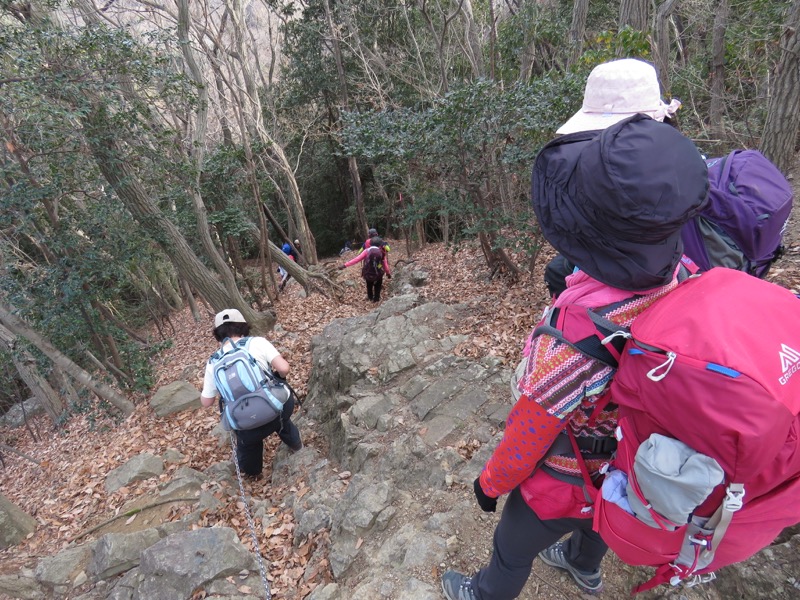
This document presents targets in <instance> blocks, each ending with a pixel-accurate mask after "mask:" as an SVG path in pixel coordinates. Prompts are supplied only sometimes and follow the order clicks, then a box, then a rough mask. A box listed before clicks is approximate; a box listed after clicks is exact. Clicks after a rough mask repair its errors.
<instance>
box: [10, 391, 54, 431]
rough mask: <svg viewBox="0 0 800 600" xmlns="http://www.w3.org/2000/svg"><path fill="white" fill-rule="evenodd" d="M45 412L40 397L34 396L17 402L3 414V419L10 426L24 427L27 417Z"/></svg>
mask: <svg viewBox="0 0 800 600" xmlns="http://www.w3.org/2000/svg"><path fill="white" fill-rule="evenodd" d="M43 414H44V407H43V406H42V403H41V402H39V398H37V397H36V396H34V397H33V398H28V399H27V400H25V401H23V402H17V403H16V404H15V405H14V406H12V407H11V408H10V409H9V410H8V412H6V413H5V414H4V415H3V419H2V420H3V421H4V422H5V424H6V425H8V426H9V427H22V426H23V425H25V419H30V418H32V417H36V416H38V415H43Z"/></svg>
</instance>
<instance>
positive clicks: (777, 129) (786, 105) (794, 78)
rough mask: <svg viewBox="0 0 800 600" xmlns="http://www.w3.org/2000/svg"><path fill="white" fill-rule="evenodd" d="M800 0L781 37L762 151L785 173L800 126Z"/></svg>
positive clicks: (792, 11)
mask: <svg viewBox="0 0 800 600" xmlns="http://www.w3.org/2000/svg"><path fill="white" fill-rule="evenodd" d="M799 32H800V0H794V2H793V3H792V6H791V8H790V9H789V14H788V16H787V18H786V24H785V30H784V33H783V37H782V38H781V47H782V49H783V51H782V53H781V58H780V61H779V62H778V64H777V66H776V67H775V76H774V81H775V85H774V88H773V90H772V95H771V96H770V98H769V103H768V105H767V121H766V123H765V124H764V135H763V136H762V138H761V152H763V153H764V155H765V156H766V157H767V158H769V159H770V160H771V161H772V162H774V163H775V164H776V165H777V166H778V168H779V169H780V170H781V171H783V172H784V173H785V174H788V173H789V171H790V170H791V168H792V167H793V165H794V151H795V143H796V141H797V131H798V127H800V58H799V57H800V34H799Z"/></svg>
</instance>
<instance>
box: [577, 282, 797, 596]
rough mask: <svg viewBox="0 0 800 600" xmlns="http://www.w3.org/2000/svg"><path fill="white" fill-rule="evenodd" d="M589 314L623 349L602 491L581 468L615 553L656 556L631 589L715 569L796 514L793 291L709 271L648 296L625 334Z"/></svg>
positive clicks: (644, 561)
mask: <svg viewBox="0 0 800 600" xmlns="http://www.w3.org/2000/svg"><path fill="white" fill-rule="evenodd" d="M591 320H592V321H593V322H594V325H595V326H596V327H597V329H596V332H595V334H594V335H595V337H596V338H603V339H602V343H603V344H604V345H605V346H606V348H609V349H611V348H612V346H616V350H612V354H613V355H615V356H620V358H619V368H618V370H617V372H616V374H615V376H614V379H613V381H612V383H611V387H610V394H608V396H610V400H611V402H614V403H616V404H617V405H619V427H618V429H617V439H618V448H617V452H616V454H615V457H614V459H613V460H612V462H611V464H610V469H609V471H608V472H607V474H606V478H605V481H604V484H603V487H602V488H601V489H600V490H598V489H596V488H595V487H594V485H592V482H591V481H590V480H589V478H588V472H586V468H585V465H582V470H583V472H584V481H585V482H586V483H587V491H588V492H589V493H590V495H591V496H592V497H593V499H594V500H595V504H594V529H595V530H596V531H598V532H599V533H600V534H601V536H602V537H603V539H604V541H605V542H606V543H607V544H608V545H609V547H610V548H611V549H612V550H613V551H614V552H615V553H616V554H617V555H618V556H619V557H620V559H621V560H623V561H624V562H626V563H628V564H632V565H645V566H651V567H656V573H655V576H654V577H653V578H652V579H651V580H650V581H648V582H646V583H644V584H642V585H640V586H638V587H637V588H635V589H634V590H633V592H634V593H637V592H641V591H645V590H648V589H651V588H653V587H655V586H657V585H659V584H661V583H667V582H669V583H671V584H672V585H678V584H679V583H680V582H682V581H685V582H686V583H687V585H694V584H695V583H698V582H701V581H707V580H709V579H713V573H712V572H713V571H715V570H716V569H719V568H720V567H723V566H726V565H729V564H732V563H735V562H739V561H742V560H745V559H747V558H749V557H750V556H752V555H753V554H755V553H756V552H758V551H759V550H761V549H762V548H764V547H766V546H768V545H769V544H770V543H771V542H772V541H773V540H774V539H775V538H776V537H777V536H778V534H779V533H780V532H781V531H782V530H783V529H784V528H785V527H788V526H791V525H794V524H796V523H800V420H799V419H798V413H799V412H800V301H798V298H797V297H795V296H794V294H792V293H791V292H789V291H788V290H786V289H784V288H781V287H779V286H777V285H774V284H772V283H768V282H766V281H763V280H760V279H756V278H755V277H751V276H749V275H747V274H745V273H743V272H742V271H736V270H731V269H724V268H715V269H711V270H710V271H708V272H707V273H704V274H703V275H699V276H695V277H691V278H689V279H687V280H686V281H684V282H682V283H681V284H680V285H679V286H678V287H677V288H676V289H675V290H674V291H672V292H670V293H669V294H667V295H666V296H664V297H663V298H661V299H659V300H657V301H656V302H655V303H654V304H652V305H651V306H650V307H648V308H647V309H646V310H645V311H644V312H643V313H642V314H641V315H640V316H639V317H638V318H637V319H636V320H635V321H634V323H633V326H632V327H631V330H630V332H627V331H625V330H623V331H619V330H617V331H616V332H615V333H612V334H611V335H609V334H608V328H603V327H600V326H599V325H598V323H597V321H598V319H596V318H593V319H591ZM584 322H585V320H584ZM617 329H619V328H617ZM579 337H580V336H579ZM623 339H624V343H620V342H621V341H622V340H623ZM576 347H579V348H580V346H578V345H576ZM619 350H621V353H619V354H618V351H619ZM567 429H568V430H569V429H570V428H569V427H568V428H567ZM573 439H574V438H573ZM573 448H575V449H576V450H577V443H574V445H573ZM576 454H578V455H579V453H577V452H576ZM580 462H582V461H579V463H580ZM704 576H705V577H704Z"/></svg>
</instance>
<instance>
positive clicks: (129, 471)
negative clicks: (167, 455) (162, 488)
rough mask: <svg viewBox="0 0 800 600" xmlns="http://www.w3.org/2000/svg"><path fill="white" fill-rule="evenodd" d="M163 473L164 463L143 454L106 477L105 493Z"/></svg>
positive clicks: (156, 457)
mask: <svg viewBox="0 0 800 600" xmlns="http://www.w3.org/2000/svg"><path fill="white" fill-rule="evenodd" d="M163 472H164V461H163V460H162V459H161V458H160V457H158V456H153V455H152V454H150V453H149V452H143V453H141V454H139V455H138V456H134V457H133V458H132V459H130V460H129V461H128V462H126V463H125V464H124V465H122V466H119V467H117V468H116V469H114V470H113V471H111V472H110V473H109V474H108V476H107V477H106V491H107V492H108V493H109V494H110V493H113V492H116V491H117V490H118V489H119V488H121V487H123V486H126V485H128V484H130V483H133V482H134V481H142V480H144V479H150V478H151V477H157V476H159V475H161V473H163Z"/></svg>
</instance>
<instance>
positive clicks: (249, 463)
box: [200, 308, 303, 477]
mask: <svg viewBox="0 0 800 600" xmlns="http://www.w3.org/2000/svg"><path fill="white" fill-rule="evenodd" d="M213 334H214V338H215V339H216V340H217V341H218V342H219V343H220V348H219V350H218V351H217V352H215V353H214V354H212V355H211V358H210V359H209V360H208V363H207V364H206V370H205V376H204V377H203V391H202V392H201V394H200V402H201V404H202V405H203V406H205V407H209V406H212V405H214V404H215V403H216V401H217V397H218V396H219V395H220V393H219V390H218V389H217V382H216V381H215V377H214V369H215V365H216V363H217V362H218V361H219V359H220V358H221V357H222V355H223V353H225V352H226V351H230V350H231V349H232V348H234V347H239V346H241V347H243V348H245V349H246V350H247V352H249V354H250V355H251V356H252V358H253V359H255V362H256V363H257V365H258V367H259V369H260V370H261V372H262V374H263V375H264V376H267V375H269V376H271V377H275V376H277V378H279V380H285V379H286V376H287V375H288V374H289V369H290V367H289V363H288V362H287V361H286V359H285V358H283V357H282V356H281V354H280V352H278V350H277V349H276V348H275V346H273V345H272V344H271V343H270V342H269V341H268V340H267V339H266V338H264V337H260V336H253V337H249V336H250V325H249V323H248V322H247V321H246V320H245V318H244V316H242V313H241V312H239V311H238V310H236V309H235V308H228V309H225V310H223V311H221V312H219V313H217V315H216V316H215V317H214V331H213ZM293 412H294V396H293V394H292V395H287V399H286V400H285V402H284V404H283V410H282V411H281V413H280V418H275V419H274V420H273V421H270V422H269V423H266V424H264V425H261V426H260V427H256V428H254V429H246V430H237V431H236V459H237V462H238V463H239V467H240V469H241V470H242V472H243V473H245V474H246V475H249V476H251V477H258V476H259V475H261V471H262V469H263V454H264V440H265V439H266V438H267V437H268V436H269V435H271V434H273V433H277V434H278V437H280V439H281V441H282V442H283V443H284V444H286V445H287V446H288V447H289V449H290V450H292V451H293V452H296V451H297V450H300V448H302V447H303V442H302V441H301V439H300V432H299V431H298V429H297V426H296V425H295V424H294V423H292V420H291V416H292V413H293Z"/></svg>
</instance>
